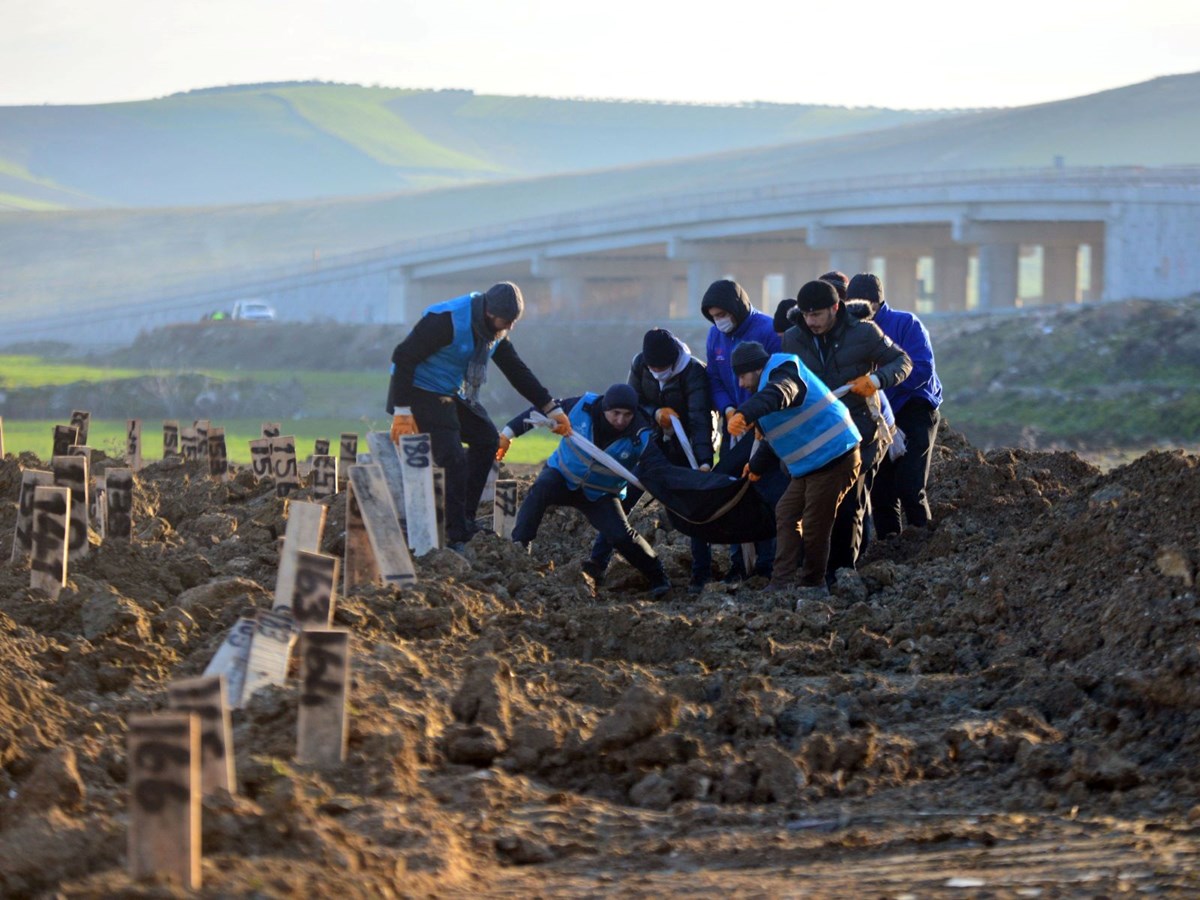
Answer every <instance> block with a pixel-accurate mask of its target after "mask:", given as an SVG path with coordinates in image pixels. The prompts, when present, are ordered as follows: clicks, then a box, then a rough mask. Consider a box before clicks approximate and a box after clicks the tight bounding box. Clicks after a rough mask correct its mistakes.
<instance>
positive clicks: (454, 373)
mask: <svg viewBox="0 0 1200 900" xmlns="http://www.w3.org/2000/svg"><path fill="white" fill-rule="evenodd" d="M478 296H479V294H478V293H475V294H464V295H463V296H461V297H455V298H454V299H453V300H444V301H442V302H441V303H435V304H434V305H433V306H431V307H429V308H428V309H427V310H425V315H429V314H430V313H444V312H448V313H450V321H451V322H452V323H453V324H454V337H453V338H451V339H450V343H449V344H447V345H446V346H445V347H442V348H441V349H440V350H438V351H437V352H436V353H434V354H432V355H430V356H429V357H428V358H427V359H424V360H422V361H421V362H420V363H418V364H417V367H416V369H414V370H413V386H414V387H419V388H420V389H421V390H423V391H429V392H431V393H434V394H458V395H459V396H466V395H465V394H464V393H463V380H464V379H465V378H466V377H467V364H468V363H470V361H471V357H472V356H473V355H474V354H475V331H474V329H473V328H472V327H471V300H472V299H474V298H475V297H478ZM498 343H499V341H493V342H492V346H491V347H490V348H488V355H489V356H490V355H491V354H493V353H495V352H496V345H497V344H498Z"/></svg>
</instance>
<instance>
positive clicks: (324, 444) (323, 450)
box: [313, 438, 329, 456]
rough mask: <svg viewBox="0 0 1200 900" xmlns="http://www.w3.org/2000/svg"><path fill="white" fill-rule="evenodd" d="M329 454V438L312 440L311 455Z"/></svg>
mask: <svg viewBox="0 0 1200 900" xmlns="http://www.w3.org/2000/svg"><path fill="white" fill-rule="evenodd" d="M328 455H329V439H328V438H317V439H316V440H315V441H313V456H328Z"/></svg>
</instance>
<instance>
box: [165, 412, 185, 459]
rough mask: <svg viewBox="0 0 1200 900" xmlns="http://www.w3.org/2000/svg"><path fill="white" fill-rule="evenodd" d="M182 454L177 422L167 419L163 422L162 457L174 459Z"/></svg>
mask: <svg viewBox="0 0 1200 900" xmlns="http://www.w3.org/2000/svg"><path fill="white" fill-rule="evenodd" d="M182 455H183V454H182V453H181V452H180V449H179V422H178V421H176V420H174V419H168V420H167V421H165V422H163V459H176V458H178V457H180V456H182Z"/></svg>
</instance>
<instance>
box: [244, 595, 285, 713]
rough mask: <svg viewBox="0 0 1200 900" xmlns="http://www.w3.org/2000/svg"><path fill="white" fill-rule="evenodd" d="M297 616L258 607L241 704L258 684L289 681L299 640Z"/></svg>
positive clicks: (263, 685) (260, 685) (252, 694)
mask: <svg viewBox="0 0 1200 900" xmlns="http://www.w3.org/2000/svg"><path fill="white" fill-rule="evenodd" d="M295 625H296V623H295V620H294V619H292V614H291V613H290V612H285V611H282V610H280V611H274V610H272V611H271V612H267V611H266V610H259V611H258V613H257V614H256V615H255V616H254V640H252V641H251V642H250V656H249V657H248V658H247V659H246V683H245V685H244V686H243V687H242V705H245V703H246V701H247V700H249V699H250V698H251V697H253V696H254V692H255V691H257V690H258V689H259V688H264V687H266V686H267V685H271V684H285V683H286V682H287V670H288V661H289V660H290V659H291V654H292V645H293V644H294V643H295V642H296V628H295Z"/></svg>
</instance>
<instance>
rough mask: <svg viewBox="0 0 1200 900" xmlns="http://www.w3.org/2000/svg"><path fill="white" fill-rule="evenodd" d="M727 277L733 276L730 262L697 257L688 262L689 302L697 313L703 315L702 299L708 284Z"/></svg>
mask: <svg viewBox="0 0 1200 900" xmlns="http://www.w3.org/2000/svg"><path fill="white" fill-rule="evenodd" d="M725 277H732V276H731V273H730V271H729V266H728V264H727V263H725V262H722V261H721V260H712V259H695V260H692V261H691V262H689V263H688V267H687V284H688V286H687V293H688V303H689V304H691V305H692V308H693V309H694V310H695V312H696V314H698V315H702V313H701V311H700V301H701V300H702V299H704V292H705V291H707V290H708V286H709V285H710V284H712V283H713V282H714V281H718V280H720V279H722V278H725ZM739 283H740V282H739ZM742 287H745V285H742Z"/></svg>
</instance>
